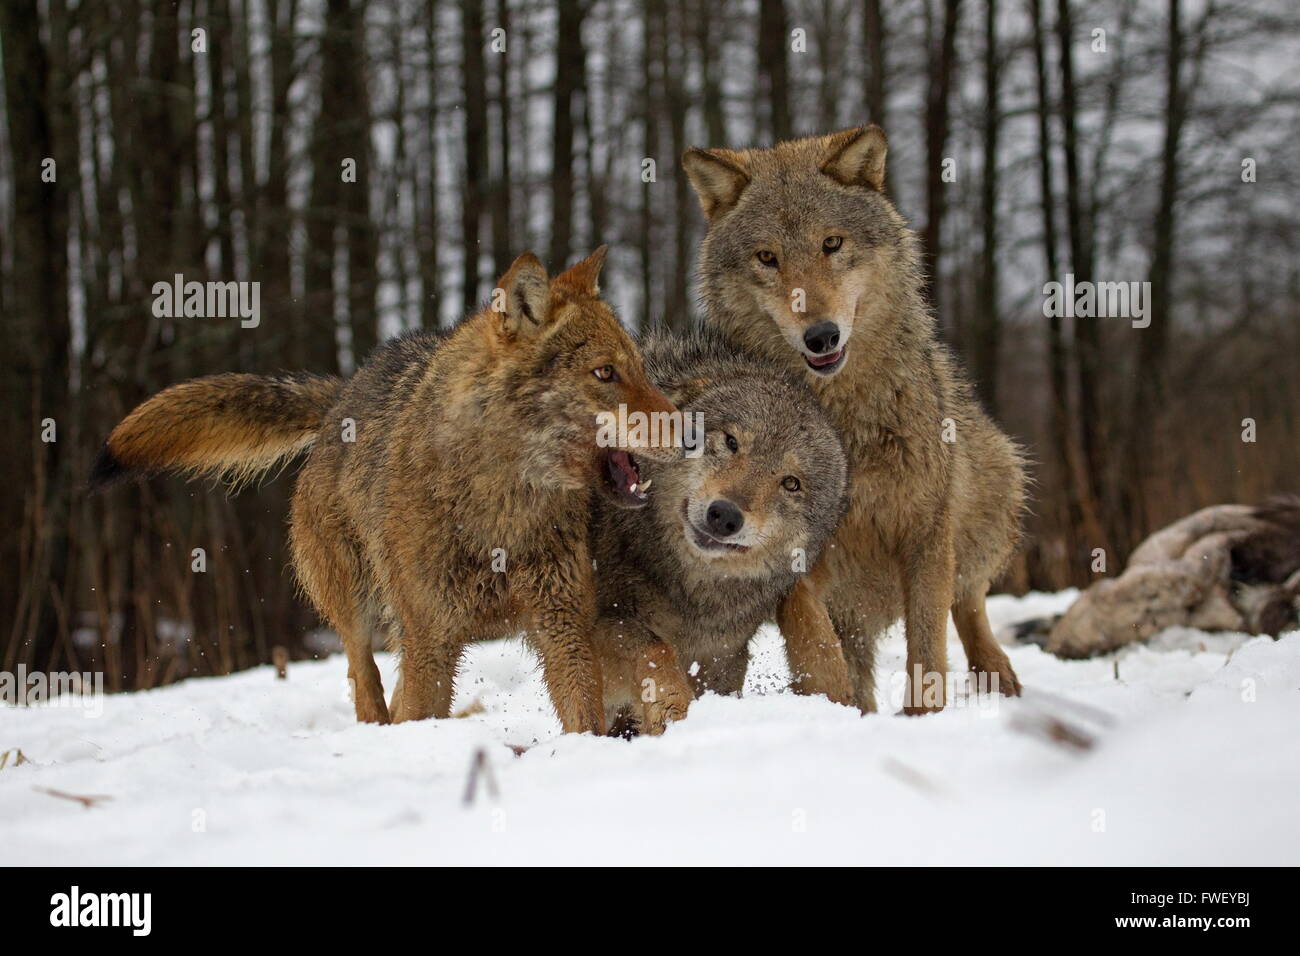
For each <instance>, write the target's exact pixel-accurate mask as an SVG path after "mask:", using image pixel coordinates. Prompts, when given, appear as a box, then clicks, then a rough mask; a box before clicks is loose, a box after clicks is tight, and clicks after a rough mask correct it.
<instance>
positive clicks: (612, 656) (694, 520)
mask: <svg viewBox="0 0 1300 956" xmlns="http://www.w3.org/2000/svg"><path fill="white" fill-rule="evenodd" d="M642 348H643V353H644V355H645V361H646V372H647V374H648V375H649V376H650V377H651V380H652V381H653V382H654V383H655V384H656V385H658V386H659V387H660V388H661V389H662V390H663V391H664V393H665V394H666V395H668V396H669V397H670V398H671V399H672V400H673V401H674V402H675V403H676V404H677V405H678V407H679V408H680V409H681V410H682V411H683V412H684V413H692V414H698V415H700V416H702V421H703V426H704V429H703V431H704V434H703V439H702V440H703V453H702V454H701V455H700V456H699V457H676V458H673V459H670V460H667V461H647V462H645V464H644V468H643V471H644V474H643V480H650V481H652V482H653V488H654V491H653V494H652V495H651V499H652V500H651V503H650V505H649V506H648V507H647V508H645V509H642V510H640V511H635V512H633V511H626V510H618V509H615V508H612V507H610V506H609V505H608V504H606V503H603V502H598V504H597V507H596V515H595V520H593V522H592V525H591V552H592V554H593V556H594V557H595V558H596V590H597V623H596V631H595V639H594V644H595V648H596V651H597V654H598V656H599V658H600V662H601V670H602V673H603V676H604V683H605V716H606V719H607V720H608V721H610V722H611V726H612V728H613V729H614V730H615V731H617V732H631V731H637V732H641V733H651V734H654V733H660V732H662V731H663V729H664V727H665V726H666V725H667V723H668V722H669V721H671V720H675V719H679V718H681V717H682V716H684V715H685V713H686V709H687V707H688V705H689V703H690V701H691V700H692V698H693V697H694V696H695V694H697V693H699V692H701V691H705V690H711V691H716V692H718V693H722V694H734V693H737V692H739V691H740V689H741V686H742V684H743V683H744V679H745V671H746V668H747V665H748V660H749V655H748V643H749V639H750V638H751V637H752V636H753V635H754V632H755V631H756V630H757V629H758V627H759V625H760V624H762V623H763V622H764V621H765V620H770V619H772V618H773V617H774V616H775V614H776V611H777V607H778V605H779V604H780V603H781V600H782V599H783V598H784V597H785V596H786V595H787V594H788V593H789V592H790V590H791V588H792V586H793V585H794V584H795V582H796V581H797V580H798V579H799V577H800V575H801V574H802V573H803V572H804V571H806V570H807V569H809V568H811V567H812V565H813V563H814V562H815V561H816V560H817V556H818V555H819V554H820V553H821V550H822V547H823V545H824V544H825V543H826V541H827V540H828V539H829V538H830V536H831V534H832V533H833V532H834V530H835V527H836V525H837V524H838V523H839V520H840V516H841V515H842V514H843V511H844V506H845V473H846V467H847V466H846V464H845V457H844V451H843V449H842V448H841V446H840V441H839V438H838V437H837V435H836V432H835V429H834V427H833V426H832V425H831V423H830V420H829V418H828V417H827V416H826V414H825V413H824V412H823V411H822V409H821V407H820V406H819V405H818V403H817V401H816V399H815V398H814V397H813V395H812V392H811V391H810V390H809V389H808V388H807V387H806V386H805V385H804V384H803V383H802V382H800V381H798V379H797V378H796V377H794V376H793V375H790V374H789V373H787V372H784V371H782V370H781V369H779V368H778V367H776V366H774V365H773V364H772V363H769V362H766V361H764V360H760V359H757V358H753V357H749V356H746V355H744V354H742V353H738V352H737V351H736V350H735V349H733V348H731V347H729V346H727V345H726V344H725V343H724V342H723V341H722V339H721V338H720V337H717V336H712V335H707V334H703V333H697V334H694V335H691V336H689V337H674V336H662V335H661V336H652V337H650V338H648V339H647V340H646V341H645V342H644V343H643V345H642ZM824 626H825V628H826V636H827V643H828V645H829V646H831V647H834V648H836V649H838V648H837V645H836V642H835V638H834V634H833V632H831V630H830V622H829V620H828V619H827V620H825V621H824ZM801 646H802V645H801ZM811 657H812V658H814V659H810V660H800V659H796V660H792V661H791V670H792V672H793V673H795V675H796V677H797V678H798V677H802V676H803V675H804V674H805V672H807V671H808V670H810V669H815V668H817V667H821V666H831V667H836V666H838V668H839V669H840V670H841V671H842V670H843V667H844V664H843V658H842V656H841V657H839V658H838V665H836V663H835V660H834V659H833V658H832V659H831V660H830V661H822V660H819V659H816V657H817V655H815V654H813V655H811ZM839 679H840V680H841V681H842V682H846V680H847V679H846V677H845V676H844V675H843V674H842V673H841V674H840V675H839ZM827 682H828V681H827V679H826V678H819V683H821V684H825V683H827Z"/></svg>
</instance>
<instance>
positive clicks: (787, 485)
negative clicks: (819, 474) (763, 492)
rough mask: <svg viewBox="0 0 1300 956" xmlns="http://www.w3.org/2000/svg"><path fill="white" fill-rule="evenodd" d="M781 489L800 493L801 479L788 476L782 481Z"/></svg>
mask: <svg viewBox="0 0 1300 956" xmlns="http://www.w3.org/2000/svg"><path fill="white" fill-rule="evenodd" d="M781 487H782V488H784V489H785V490H786V491H798V490H799V487H800V486H799V479H798V478H796V477H795V476H794V475H786V476H785V477H784V478H782V479H781Z"/></svg>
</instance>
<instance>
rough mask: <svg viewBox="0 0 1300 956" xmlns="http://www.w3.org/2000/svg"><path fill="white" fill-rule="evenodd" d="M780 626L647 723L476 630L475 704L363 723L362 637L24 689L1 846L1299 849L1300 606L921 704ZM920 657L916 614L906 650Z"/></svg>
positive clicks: (248, 856) (1023, 655) (170, 851)
mask: <svg viewBox="0 0 1300 956" xmlns="http://www.w3.org/2000/svg"><path fill="white" fill-rule="evenodd" d="M1071 596H1072V595H1071V594H1060V595H1029V596H1027V597H1025V598H1019V599H1016V598H1007V597H999V598H994V599H993V601H992V602H991V607H990V616H991V617H992V619H993V625H994V628H995V630H996V629H997V628H999V627H1000V626H1002V625H1004V624H1006V623H1008V622H1011V621H1015V620H1020V619H1023V618H1025V617H1032V616H1036V615H1039V614H1043V613H1048V612H1051V611H1055V610H1060V609H1061V608H1063V607H1064V606H1065V605H1066V604H1067V603H1068V602H1069V600H1070V598H1071ZM755 646H756V651H757V654H758V658H757V662H756V664H755V666H754V667H753V668H752V669H751V675H750V681H749V684H748V686H747V688H746V694H745V696H744V697H743V698H740V699H727V698H719V697H716V696H709V697H705V698H704V699H702V700H700V701H697V702H696V704H695V705H694V706H693V708H692V710H691V714H690V716H689V717H688V718H687V719H686V720H685V721H684V722H682V723H679V724H677V725H675V726H673V727H671V728H670V729H669V731H668V732H667V733H666V734H665V735H664V736H662V737H659V738H641V739H637V740H633V741H624V740H615V739H597V738H593V737H590V736H562V735H561V734H560V733H559V726H558V724H557V722H556V721H555V719H554V716H553V715H552V713H551V711H550V706H549V703H548V701H547V699H546V695H545V691H544V690H543V687H542V683H541V680H540V677H539V675H538V673H537V667H536V663H535V660H534V659H533V658H532V656H531V655H530V654H529V652H528V651H527V650H526V649H525V648H524V647H523V645H522V643H521V642H520V641H517V640H516V641H498V642H494V643H492V644H486V645H481V646H478V647H475V648H473V649H472V650H471V652H470V654H469V655H468V659H467V663H466V666H465V668H464V670H463V673H462V681H461V685H460V688H459V691H458V694H457V707H458V708H463V707H466V706H468V705H470V704H471V703H472V702H474V701H475V700H478V701H479V702H480V705H481V708H482V709H481V710H480V711H479V712H478V713H475V714H473V715H472V716H469V717H465V718H463V719H456V720H442V721H423V722H420V723H413V724H405V725H401V726H390V727H376V726H359V725H357V724H356V723H355V722H354V721H353V717H352V707H351V705H350V704H349V702H348V700H347V697H346V693H345V684H344V675H345V671H346V667H345V663H344V660H343V659H342V657H332V658H330V659H328V660H324V661H320V662H306V663H295V664H292V665H290V668H289V677H288V680H277V679H276V677H275V673H274V671H273V669H272V668H269V667H264V668H259V669H257V670H254V671H248V672H244V673H240V674H236V675H234V676H232V677H226V678H214V679H201V680H191V681H187V682H184V683H181V684H177V685H174V686H171V687H167V688H163V689H161V690H157V691H151V692H147V693H140V694H131V695H120V696H113V697H109V698H107V699H104V700H102V701H100V703H101V704H102V713H100V714H99V716H97V717H91V716H87V714H86V713H85V712H83V711H80V710H76V709H71V708H67V707H57V706H49V705H46V706H38V707H32V708H8V709H3V710H0V750H4V749H7V748H21V750H22V752H23V754H24V756H25V757H26V758H27V762H25V763H22V764H21V765H18V766H14V765H13V760H12V757H11V760H10V763H9V765H8V766H7V767H5V768H4V769H3V770H0V862H3V863H5V864H11V865H12V864H24V865H41V864H108V863H113V864H163V863H172V864H258V863H293V864H338V863H396V864H452V863H466V864H488V863H571V864H620V863H635V864H644V863H688V864H698V863H735V864H764V863H796V864H810V863H832V864H934V863H958V864H962V863H964V864H985V863H1043V864H1070V863H1074V864H1291V865H1294V864H1296V863H1300V819H1297V811H1298V810H1300V796H1298V795H1300V741H1298V739H1297V736H1298V731H1300V632H1297V633H1291V634H1289V635H1286V636H1284V637H1283V638H1282V639H1281V640H1279V641H1276V642H1275V641H1272V640H1270V639H1268V638H1247V637H1244V636H1242V635H1206V634H1201V633H1198V632H1189V631H1173V632H1166V633H1165V634H1162V635H1160V636H1159V637H1158V638H1157V639H1156V640H1155V641H1153V642H1152V644H1151V645H1149V646H1146V647H1137V648H1130V649H1128V650H1126V651H1124V652H1122V653H1120V654H1119V655H1117V656H1113V657H1108V658H1104V659H1100V660H1093V661H1083V662H1066V661H1060V660H1057V659H1055V658H1053V657H1050V656H1048V655H1046V654H1044V653H1042V652H1041V651H1040V650H1039V649H1038V648H1036V647H1018V648H1015V649H1013V650H1011V652H1010V653H1011V659H1012V662H1013V663H1014V665H1015V667H1016V669H1017V671H1018V673H1019V674H1020V676H1021V678H1022V680H1023V681H1024V683H1025V686H1026V688H1028V690H1027V692H1026V696H1025V698H1024V699H1022V700H1019V701H1007V700H998V701H997V702H996V704H995V705H994V706H991V707H977V706H973V705H972V706H965V707H953V708H951V709H949V710H948V711H946V712H944V713H942V714H939V715H936V716H931V717H925V718H919V719H913V718H903V717H898V716H892V715H888V714H885V715H881V716H874V717H862V716H860V715H859V714H858V713H857V712H856V711H853V710H850V709H848V708H844V707H839V706H836V705H834V704H831V703H828V702H827V701H826V700H824V699H820V698H817V699H813V698H801V697H796V696H793V695H791V694H789V693H788V692H786V691H785V690H784V689H783V687H784V683H785V680H786V675H785V673H784V661H783V658H782V654H781V650H780V644H779V638H778V637H777V636H776V635H775V634H773V633H764V634H762V635H760V636H759V637H758V638H756V642H755ZM903 656H904V648H903V642H902V639H901V637H899V636H898V635H896V634H895V635H891V636H890V638H889V639H888V641H887V643H886V645H885V648H884V650H883V653H882V661H883V664H884V665H885V667H887V668H889V669H890V670H891V671H899V670H901V669H902V666H903ZM950 656H951V659H952V665H953V667H954V668H956V669H960V668H961V667H962V666H963V662H964V658H963V656H962V652H961V647H960V644H959V643H958V642H957V640H956V637H955V635H952V636H951V647H950ZM393 663H394V662H393V661H392V660H391V659H387V658H386V659H384V662H383V665H382V666H383V667H384V668H385V677H386V686H389V687H391V686H392V674H391V671H392V668H393ZM888 683H889V680H888V675H887V674H883V672H882V680H881V684H882V685H885V686H884V687H883V688H882V689H885V688H887V685H888ZM959 703H960V701H959ZM1070 741H1078V742H1079V743H1080V744H1081V745H1082V746H1073V745H1071V744H1070V743H1069V742H1070ZM1088 741H1091V746H1087V745H1086V744H1087V742H1088ZM522 748H527V749H522ZM521 749H522V752H521V753H518V754H516V751H517V750H521ZM480 752H482V753H483V754H484V755H485V758H486V764H487V767H488V768H489V770H490V775H491V776H492V777H494V778H495V782H496V787H497V793H496V795H495V796H493V795H492V794H491V793H490V792H489V791H488V787H487V786H486V782H487V781H486V776H487V775H486V774H483V775H481V776H480V781H479V782H480V786H479V787H478V790H477V794H476V796H475V799H474V800H473V802H472V803H471V804H470V805H467V804H466V802H465V797H466V790H467V782H468V779H469V776H470V768H471V765H472V764H473V763H474V762H475V757H476V754H479V753H480ZM69 795H76V796H101V797H106V798H107V799H103V800H95V801H92V804H93V805H91V806H89V807H87V806H83V805H82V803H81V802H78V801H76V800H73V799H69Z"/></svg>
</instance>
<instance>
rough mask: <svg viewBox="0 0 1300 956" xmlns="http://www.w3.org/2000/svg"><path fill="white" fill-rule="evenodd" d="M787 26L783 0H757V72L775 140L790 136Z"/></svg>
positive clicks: (788, 38) (768, 125) (791, 133)
mask: <svg viewBox="0 0 1300 956" xmlns="http://www.w3.org/2000/svg"><path fill="white" fill-rule="evenodd" d="M789 48H790V28H789V25H788V23H787V21H786V16H785V3H784V2H783V0H759V4H758V74H759V79H760V86H761V88H762V90H763V92H764V94H765V99H766V100H767V130H766V132H767V134H768V135H769V136H770V137H771V138H772V140H773V141H774V142H780V141H781V140H783V139H789V138H790V137H791V136H792V135H794V134H793V128H792V127H791V125H790V67H789V58H788V53H787V51H788V50H789Z"/></svg>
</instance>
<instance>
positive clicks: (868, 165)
mask: <svg viewBox="0 0 1300 956" xmlns="http://www.w3.org/2000/svg"><path fill="white" fill-rule="evenodd" d="M888 148H889V145H888V143H887V142H886V140H885V133H884V131H883V130H882V129H881V128H880V127H879V126H876V125H875V124H872V125H871V126H859V127H857V128H855V129H845V130H840V131H839V132H838V133H831V134H830V136H828V137H826V153H827V159H826V161H825V162H824V163H822V172H823V173H825V174H826V175H827V176H829V177H831V179H833V180H835V181H836V182H838V183H843V184H844V185H845V186H870V187H871V188H872V189H874V190H876V192H880V191H881V190H882V189H884V187H885V153H886V152H887V151H888Z"/></svg>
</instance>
